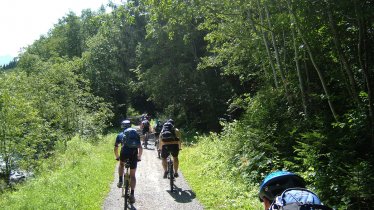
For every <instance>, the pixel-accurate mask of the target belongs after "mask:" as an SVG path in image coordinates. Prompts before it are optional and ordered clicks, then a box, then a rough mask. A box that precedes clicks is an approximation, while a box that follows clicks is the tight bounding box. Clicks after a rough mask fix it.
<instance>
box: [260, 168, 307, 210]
mask: <svg viewBox="0 0 374 210" xmlns="http://www.w3.org/2000/svg"><path fill="white" fill-rule="evenodd" d="M295 187H298V188H305V181H304V179H303V178H301V177H300V176H298V175H296V174H294V173H292V172H288V171H276V172H273V173H270V174H269V175H267V176H266V177H265V179H264V180H263V181H262V183H261V185H260V190H259V193H258V197H259V198H260V201H261V202H263V203H264V207H265V210H267V209H269V208H270V206H271V204H272V203H273V201H274V199H275V197H276V196H278V195H280V194H281V193H282V192H283V191H285V190H286V189H289V188H295Z"/></svg>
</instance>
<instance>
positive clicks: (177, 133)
mask: <svg viewBox="0 0 374 210" xmlns="http://www.w3.org/2000/svg"><path fill="white" fill-rule="evenodd" d="M175 135H176V136H177V138H178V139H179V141H178V145H179V149H182V134H181V132H180V130H179V129H178V128H176V129H175Z"/></svg>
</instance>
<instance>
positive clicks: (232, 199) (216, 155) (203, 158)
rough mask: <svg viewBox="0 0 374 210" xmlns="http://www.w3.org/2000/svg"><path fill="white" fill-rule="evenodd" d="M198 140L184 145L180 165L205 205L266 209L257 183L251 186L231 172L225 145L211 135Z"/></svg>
mask: <svg viewBox="0 0 374 210" xmlns="http://www.w3.org/2000/svg"><path fill="white" fill-rule="evenodd" d="M198 142H199V143H198V144H197V145H194V146H189V147H184V148H183V150H182V151H181V154H180V167H181V170H182V172H183V175H184V176H185V177H186V179H187V181H188V183H189V185H190V186H191V188H192V190H193V191H194V192H195V193H196V196H197V199H198V200H199V201H200V202H201V203H202V205H203V206H204V208H205V209H248V210H262V209H263V206H262V204H261V203H260V202H259V201H258V198H257V196H256V194H257V186H247V185H246V184H245V182H244V181H243V180H241V179H240V178H237V177H236V176H235V175H233V173H232V172H230V170H229V167H228V166H227V158H228V157H226V156H225V154H224V153H225V152H224V151H225V148H224V146H225V145H222V144H220V142H219V141H216V140H215V139H214V138H213V139H212V138H210V137H201V138H200V139H199V141H198Z"/></svg>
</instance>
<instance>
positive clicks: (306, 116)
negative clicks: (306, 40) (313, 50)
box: [291, 26, 308, 119]
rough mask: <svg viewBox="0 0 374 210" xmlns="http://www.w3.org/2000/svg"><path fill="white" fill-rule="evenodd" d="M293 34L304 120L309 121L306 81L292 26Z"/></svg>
mask: <svg viewBox="0 0 374 210" xmlns="http://www.w3.org/2000/svg"><path fill="white" fill-rule="evenodd" d="M291 33H292V39H293V47H294V51H295V64H296V70H297V76H298V78H299V87H300V92H301V100H302V102H303V109H304V118H305V119H308V105H307V100H306V94H305V84H304V79H303V77H302V74H301V70H300V64H299V52H298V50H297V43H296V36H295V29H294V28H293V27H292V26H291Z"/></svg>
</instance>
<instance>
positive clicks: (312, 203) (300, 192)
mask: <svg viewBox="0 0 374 210" xmlns="http://www.w3.org/2000/svg"><path fill="white" fill-rule="evenodd" d="M275 209H279V210H332V209H331V208H330V207H328V206H324V205H323V204H322V202H321V200H320V199H319V198H318V196H317V195H316V194H315V193H313V192H312V191H309V190H307V189H304V188H290V189H287V190H285V191H284V192H283V193H282V194H281V195H279V196H277V197H276V198H275V200H274V202H273V203H272V205H271V206H270V208H269V210H275Z"/></svg>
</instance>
